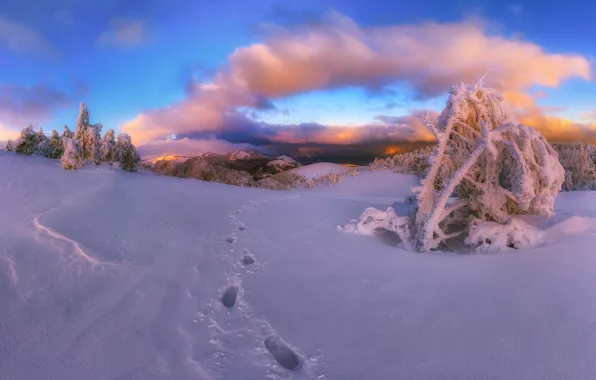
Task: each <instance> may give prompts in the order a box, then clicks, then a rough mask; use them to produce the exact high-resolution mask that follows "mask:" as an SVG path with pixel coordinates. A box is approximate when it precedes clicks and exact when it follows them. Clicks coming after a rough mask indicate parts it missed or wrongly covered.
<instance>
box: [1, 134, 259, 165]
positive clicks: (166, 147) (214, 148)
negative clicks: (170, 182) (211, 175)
mask: <svg viewBox="0 0 596 380" xmlns="http://www.w3.org/2000/svg"><path fill="white" fill-rule="evenodd" d="M0 137H1V135H0ZM137 150H138V152H139V154H140V155H141V157H143V158H144V159H148V158H153V157H161V156H169V155H177V156H198V155H200V154H202V153H209V152H211V153H220V154H223V153H230V152H234V151H236V150H250V151H257V150H259V148H258V147H256V146H254V145H250V144H233V143H231V142H229V141H225V140H191V139H189V138H182V139H179V140H173V139H166V140H160V141H152V142H150V143H147V144H144V145H141V146H139V147H138V149H137Z"/></svg>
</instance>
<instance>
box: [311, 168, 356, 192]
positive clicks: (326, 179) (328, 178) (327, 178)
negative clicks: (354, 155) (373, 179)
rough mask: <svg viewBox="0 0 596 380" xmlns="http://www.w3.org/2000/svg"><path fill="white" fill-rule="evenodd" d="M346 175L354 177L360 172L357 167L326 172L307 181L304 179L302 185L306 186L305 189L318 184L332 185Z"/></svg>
mask: <svg viewBox="0 0 596 380" xmlns="http://www.w3.org/2000/svg"><path fill="white" fill-rule="evenodd" d="M346 175H350V176H352V177H356V176H358V175H360V172H359V171H358V169H357V168H351V169H349V170H348V171H346V172H343V173H327V174H323V175H321V176H318V177H316V178H313V179H311V180H309V181H304V185H305V186H306V188H307V189H312V188H314V187H316V186H320V185H328V186H332V185H336V184H338V183H340V182H341V181H342V180H343V179H344V177H345V176H346Z"/></svg>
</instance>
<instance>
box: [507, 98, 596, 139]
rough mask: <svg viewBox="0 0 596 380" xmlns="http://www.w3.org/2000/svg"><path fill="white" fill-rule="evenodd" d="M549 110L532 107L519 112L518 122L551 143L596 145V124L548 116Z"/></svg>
mask: <svg viewBox="0 0 596 380" xmlns="http://www.w3.org/2000/svg"><path fill="white" fill-rule="evenodd" d="M547 112H549V109H544V107H539V106H535V105H534V106H531V107H527V108H525V109H522V110H518V111H517V116H518V121H519V122H520V123H521V124H525V125H529V126H531V127H533V128H535V129H536V130H538V131H540V133H542V134H543V135H544V137H546V138H547V140H549V141H551V142H555V141H558V142H572V141H573V142H575V141H583V142H590V143H592V144H595V143H596V124H595V123H593V122H590V123H577V122H574V121H571V120H567V119H565V118H562V117H558V116H551V115H547Z"/></svg>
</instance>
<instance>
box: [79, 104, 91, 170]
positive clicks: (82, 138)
mask: <svg viewBox="0 0 596 380" xmlns="http://www.w3.org/2000/svg"><path fill="white" fill-rule="evenodd" d="M90 128H91V126H90V125H89V111H88V110H87V106H86V105H85V103H81V104H80V105H79V115H78V117H77V125H76V128H75V132H74V138H75V139H76V140H77V142H78V146H79V154H80V155H81V158H82V160H83V163H86V162H91V161H94V160H93V156H92V155H93V153H94V150H93V139H92V136H94V131H91V132H89V129H90Z"/></svg>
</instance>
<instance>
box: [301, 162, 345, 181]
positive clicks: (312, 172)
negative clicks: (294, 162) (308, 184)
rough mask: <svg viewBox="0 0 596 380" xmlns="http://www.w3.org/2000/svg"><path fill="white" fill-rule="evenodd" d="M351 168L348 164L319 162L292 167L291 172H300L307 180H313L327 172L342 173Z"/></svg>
mask: <svg viewBox="0 0 596 380" xmlns="http://www.w3.org/2000/svg"><path fill="white" fill-rule="evenodd" d="M349 170H350V168H349V167H348V166H344V165H339V164H332V163H329V162H319V163H316V164H310V165H305V166H302V167H299V168H296V169H291V170H290V172H292V173H296V174H299V175H301V176H303V177H304V178H306V179H307V180H312V179H315V178H317V177H322V176H324V175H327V174H342V173H346V172H348V171H349Z"/></svg>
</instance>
